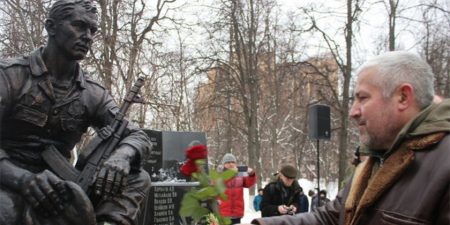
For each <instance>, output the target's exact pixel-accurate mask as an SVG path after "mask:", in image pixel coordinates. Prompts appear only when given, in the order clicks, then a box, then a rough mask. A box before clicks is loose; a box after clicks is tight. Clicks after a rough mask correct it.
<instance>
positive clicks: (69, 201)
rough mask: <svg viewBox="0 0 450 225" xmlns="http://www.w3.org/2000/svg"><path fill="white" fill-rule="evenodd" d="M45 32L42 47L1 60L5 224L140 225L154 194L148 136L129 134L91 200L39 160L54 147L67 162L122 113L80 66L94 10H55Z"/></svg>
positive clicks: (67, 2) (71, 6)
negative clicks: (86, 136)
mask: <svg viewBox="0 0 450 225" xmlns="http://www.w3.org/2000/svg"><path fill="white" fill-rule="evenodd" d="M45 29H46V31H47V33H48V41H47V44H46V45H45V46H43V47H41V48H39V49H37V50H35V51H33V52H31V53H30V54H29V55H27V56H23V57H21V58H14V59H4V60H0V224H2V225H15V224H18V225H19V224H20V225H22V224H24V225H38V224H39V225H44V224H45V225H56V224H58V225H65V224H67V225H68V224H70V225H77V224H82V225H95V224H99V225H101V224H121V225H128V224H135V218H136V216H137V213H138V212H139V207H140V205H141V203H142V201H143V200H144V199H145V195H146V193H147V192H148V189H149V187H150V178H149V176H148V174H147V173H146V172H145V171H143V170H142V169H141V165H140V161H141V160H140V159H141V156H143V155H144V154H145V153H146V152H148V151H149V149H150V147H151V144H150V141H149V139H148V137H147V136H146V134H145V133H144V132H143V131H141V130H139V129H138V128H136V127H134V126H132V125H127V126H126V128H125V132H124V134H123V136H122V137H120V142H119V143H118V144H117V147H116V149H115V150H114V151H113V152H112V153H111V155H110V156H109V157H108V158H107V159H106V160H105V161H104V163H103V164H102V167H101V169H100V170H99V171H98V173H97V174H98V175H97V177H96V179H93V180H95V183H93V184H92V188H93V189H92V190H93V191H92V192H90V193H89V194H86V193H85V192H84V191H83V189H82V188H80V187H79V186H78V185H77V184H75V183H74V182H71V181H68V180H65V179H62V178H61V177H60V176H59V175H58V173H57V172H58V171H55V170H58V166H55V165H53V164H52V163H50V164H52V165H48V164H49V161H45V160H44V158H43V156H42V155H43V152H44V151H45V150H46V149H47V148H48V147H49V146H52V147H54V148H55V149H57V151H58V154H60V155H62V159H63V160H65V159H69V158H70V155H71V151H72V149H73V148H74V146H75V144H76V143H77V142H78V141H79V140H80V138H81V136H82V134H83V133H85V132H86V130H87V128H88V127H90V126H91V127H93V128H95V129H96V130H100V129H101V128H103V127H107V126H108V125H109V124H112V122H113V121H114V119H115V116H116V114H118V111H119V108H118V106H117V105H116V103H115V102H114V101H113V99H112V97H111V96H110V95H109V94H108V93H107V91H106V90H105V89H104V88H103V87H102V86H101V85H99V84H98V83H96V82H94V81H92V80H91V79H89V78H88V77H87V75H86V73H85V72H83V71H82V69H81V68H80V65H79V64H78V61H79V60H82V59H83V58H85V56H86V54H87V53H88V51H89V49H90V47H91V45H92V42H93V36H94V34H95V32H96V31H97V10H96V8H95V6H94V5H93V2H92V1H90V0H59V1H57V2H55V3H54V5H53V6H52V8H51V9H50V12H49V15H48V18H47V20H46V21H45ZM81 154H83V153H81ZM80 160H81V162H80V163H79V165H82V166H83V160H85V158H83V157H81V158H80Z"/></svg>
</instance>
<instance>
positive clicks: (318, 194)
mask: <svg viewBox="0 0 450 225" xmlns="http://www.w3.org/2000/svg"><path fill="white" fill-rule="evenodd" d="M316 168H317V195H316V199H317V207H319V206H320V193H319V192H320V169H319V139H317V165H316Z"/></svg>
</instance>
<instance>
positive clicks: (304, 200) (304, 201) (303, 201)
mask: <svg viewBox="0 0 450 225" xmlns="http://www.w3.org/2000/svg"><path fill="white" fill-rule="evenodd" d="M300 188H301V187H300ZM298 205H299V207H300V208H299V210H298V212H299V213H303V212H308V211H309V201H308V197H306V195H305V193H303V188H301V189H300V197H299V199H298Z"/></svg>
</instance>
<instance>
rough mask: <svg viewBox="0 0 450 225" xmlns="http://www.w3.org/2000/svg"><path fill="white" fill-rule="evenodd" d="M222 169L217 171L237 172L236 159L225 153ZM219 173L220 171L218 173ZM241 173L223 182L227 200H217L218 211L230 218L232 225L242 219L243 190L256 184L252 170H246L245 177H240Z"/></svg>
mask: <svg viewBox="0 0 450 225" xmlns="http://www.w3.org/2000/svg"><path fill="white" fill-rule="evenodd" d="M222 166H223V168H222V169H219V170H234V171H236V172H238V167H237V164H236V157H235V156H234V155H233V154H231V153H227V154H225V155H224V156H223V158H222ZM219 172H221V171H219ZM241 174H242V173H236V175H235V176H234V177H233V178H231V179H229V180H227V181H225V187H226V189H225V194H226V195H227V196H228V198H227V199H226V200H225V199H219V210H220V213H221V214H222V216H225V217H230V218H231V223H232V224H237V223H240V222H241V218H242V217H244V205H245V204H244V188H249V187H251V186H253V185H254V184H255V183H256V174H255V171H254V170H253V169H252V168H249V167H248V168H247V171H246V173H244V174H245V176H240V175H241Z"/></svg>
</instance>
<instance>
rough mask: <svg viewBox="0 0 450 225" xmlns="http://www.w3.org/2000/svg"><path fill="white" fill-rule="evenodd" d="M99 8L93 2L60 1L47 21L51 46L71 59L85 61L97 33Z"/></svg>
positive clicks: (83, 0) (46, 25)
mask: <svg viewBox="0 0 450 225" xmlns="http://www.w3.org/2000/svg"><path fill="white" fill-rule="evenodd" d="M97 17H98V16H97V8H96V7H95V5H94V3H93V1H91V0H59V1H57V2H55V3H54V4H53V6H52V7H51V9H50V12H49V14H48V17H47V20H46V21H45V28H46V30H47V32H48V34H49V45H52V47H56V48H58V50H60V52H61V53H62V54H63V55H64V56H65V57H68V58H69V59H74V60H80V59H83V58H84V57H85V56H86V54H87V52H88V51H89V49H90V47H91V45H92V41H93V36H94V33H95V32H96V31H97Z"/></svg>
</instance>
